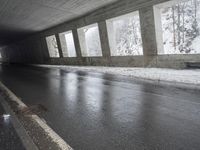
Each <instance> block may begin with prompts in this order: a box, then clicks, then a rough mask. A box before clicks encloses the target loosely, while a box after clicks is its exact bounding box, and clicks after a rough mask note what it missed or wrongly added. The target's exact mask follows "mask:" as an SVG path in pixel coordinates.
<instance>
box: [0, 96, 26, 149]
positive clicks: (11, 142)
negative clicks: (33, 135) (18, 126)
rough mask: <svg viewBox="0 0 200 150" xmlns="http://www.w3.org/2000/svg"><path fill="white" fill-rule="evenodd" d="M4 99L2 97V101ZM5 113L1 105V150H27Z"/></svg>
mask: <svg viewBox="0 0 200 150" xmlns="http://www.w3.org/2000/svg"><path fill="white" fill-rule="evenodd" d="M1 99H2V97H1V96H0V101H1ZM3 115H8V114H6V112H5V111H4V109H3V107H2V105H1V103H0V150H25V148H24V146H23V144H22V142H21V140H20V138H19V137H18V135H17V133H16V131H15V129H14V127H13V125H12V120H11V118H10V117H8V116H3Z"/></svg>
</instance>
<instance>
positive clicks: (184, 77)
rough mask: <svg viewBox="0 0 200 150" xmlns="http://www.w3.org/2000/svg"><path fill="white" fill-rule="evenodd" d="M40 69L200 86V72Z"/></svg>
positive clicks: (79, 68) (82, 68)
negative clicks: (104, 74)
mask: <svg viewBox="0 0 200 150" xmlns="http://www.w3.org/2000/svg"><path fill="white" fill-rule="evenodd" d="M36 66H40V67H49V68H60V69H64V70H72V71H76V70H81V71H88V72H100V73H109V74H115V75H123V76H128V77H132V78H137V79H146V80H151V81H152V80H153V81H156V82H162V81H163V82H170V83H173V84H179V83H180V84H185V85H187V84H189V85H194V86H195V87H198V86H200V70H199V69H196V70H175V69H161V68H125V67H96V66H95V67H93V66H90V67H88V66H84V67H83V66H56V65H36ZM189 85H188V86H189Z"/></svg>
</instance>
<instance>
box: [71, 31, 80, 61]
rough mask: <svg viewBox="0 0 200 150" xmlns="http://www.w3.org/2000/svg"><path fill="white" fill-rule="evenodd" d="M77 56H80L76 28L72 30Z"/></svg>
mask: <svg viewBox="0 0 200 150" xmlns="http://www.w3.org/2000/svg"><path fill="white" fill-rule="evenodd" d="M72 33H73V38H74V45H75V49H76V55H77V58H82V54H81V47H80V43H79V38H78V32H77V29H73V30H72Z"/></svg>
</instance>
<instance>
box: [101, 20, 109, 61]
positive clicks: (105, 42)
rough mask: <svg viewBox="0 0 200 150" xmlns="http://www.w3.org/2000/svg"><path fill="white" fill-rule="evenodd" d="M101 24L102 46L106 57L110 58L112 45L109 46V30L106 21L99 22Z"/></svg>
mask: <svg viewBox="0 0 200 150" xmlns="http://www.w3.org/2000/svg"><path fill="white" fill-rule="evenodd" d="M98 26H99V36H100V41H101V47H102V54H103V57H105V58H110V56H111V54H110V46H109V41H108V40H109V39H108V32H107V27H106V21H101V22H99V23H98Z"/></svg>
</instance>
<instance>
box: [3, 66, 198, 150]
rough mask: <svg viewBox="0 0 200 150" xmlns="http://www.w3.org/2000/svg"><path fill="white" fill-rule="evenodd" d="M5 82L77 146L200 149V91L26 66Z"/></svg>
mask: <svg viewBox="0 0 200 150" xmlns="http://www.w3.org/2000/svg"><path fill="white" fill-rule="evenodd" d="M0 80H1V81H2V82H3V83H4V84H5V85H6V86H7V87H8V88H9V89H10V90H12V91H13V92H14V93H15V94H16V95H17V96H18V97H20V98H21V99H22V100H23V102H24V103H26V104H27V105H28V106H34V105H42V106H44V107H45V108H46V109H47V111H45V112H44V113H41V114H40V117H42V118H44V119H45V120H46V122H47V124H48V125H49V126H50V127H51V128H53V129H54V131H56V132H57V133H58V134H59V135H60V136H61V137H62V138H63V139H64V140H65V141H66V142H67V143H68V144H69V145H70V146H71V147H73V148H74V149H75V150H102V149H104V150H143V149H144V150H165V149H166V150H178V149H181V150H189V149H193V150H199V149H200V142H199V137H200V92H199V91H194V90H184V89H178V88H173V87H169V86H167V87H164V86H156V85H152V84H147V83H140V84H139V83H135V82H134V81H129V80H128V79H126V78H124V79H123V81H118V79H115V76H112V75H107V74H100V73H89V72H81V71H73V72H71V71H70V70H69V71H64V70H60V69H49V68H39V67H26V66H15V65H14V66H8V65H7V66H6V65H3V66H1V67H0Z"/></svg>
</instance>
